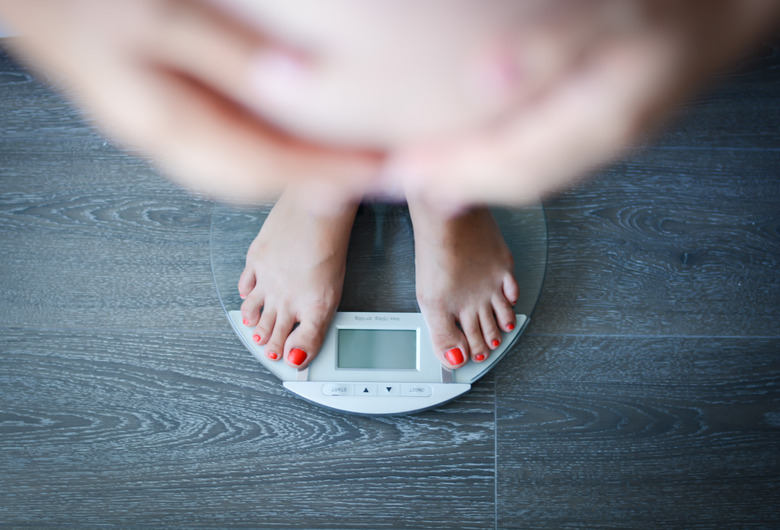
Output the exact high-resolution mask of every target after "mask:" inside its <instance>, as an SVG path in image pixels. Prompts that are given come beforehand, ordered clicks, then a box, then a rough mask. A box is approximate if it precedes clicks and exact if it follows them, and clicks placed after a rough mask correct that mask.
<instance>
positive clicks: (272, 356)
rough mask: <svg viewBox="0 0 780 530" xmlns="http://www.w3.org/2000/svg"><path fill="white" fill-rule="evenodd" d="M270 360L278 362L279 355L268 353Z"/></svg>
mask: <svg viewBox="0 0 780 530" xmlns="http://www.w3.org/2000/svg"><path fill="white" fill-rule="evenodd" d="M268 358H269V359H271V360H272V361H276V360H278V359H279V354H278V353H275V352H272V351H270V352H268Z"/></svg>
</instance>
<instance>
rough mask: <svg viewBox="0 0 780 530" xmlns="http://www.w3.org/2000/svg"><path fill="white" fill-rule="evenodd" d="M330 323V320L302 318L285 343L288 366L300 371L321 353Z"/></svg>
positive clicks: (285, 356)
mask: <svg viewBox="0 0 780 530" xmlns="http://www.w3.org/2000/svg"><path fill="white" fill-rule="evenodd" d="M329 323H330V319H329V318H322V317H319V318H318V317H316V316H315V317H305V316H304V317H303V318H301V323H300V325H299V326H298V327H297V328H295V329H294V330H293V332H292V333H290V336H289V337H287V340H286V341H285V348H284V349H285V355H284V358H285V361H286V362H287V364H288V365H290V366H292V367H293V368H297V369H299V370H302V369H304V368H306V367H307V366H308V365H309V363H311V362H312V361H313V360H314V358H315V357H316V356H317V354H318V353H319V351H320V348H321V347H322V342H323V340H324V339H325V334H326V333H327V331H328V324H329Z"/></svg>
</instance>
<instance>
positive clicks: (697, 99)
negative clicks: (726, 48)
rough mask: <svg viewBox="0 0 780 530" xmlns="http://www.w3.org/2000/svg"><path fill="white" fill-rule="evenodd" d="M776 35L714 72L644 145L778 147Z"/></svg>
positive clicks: (779, 49)
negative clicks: (724, 68) (721, 70)
mask: <svg viewBox="0 0 780 530" xmlns="http://www.w3.org/2000/svg"><path fill="white" fill-rule="evenodd" d="M778 94H780V35H777V36H775V38H774V39H767V40H766V42H765V43H764V44H763V45H759V46H758V47H757V49H756V51H755V52H751V53H748V54H746V55H745V57H744V58H743V59H742V60H741V61H739V62H738V63H737V64H736V65H735V66H734V67H732V68H730V69H729V70H728V71H724V72H722V73H720V74H719V75H716V76H713V78H712V79H711V80H709V81H708V83H705V84H704V85H703V86H702V87H701V88H700V89H699V90H698V92H696V93H695V94H694V95H693V97H692V98H691V99H690V101H687V102H684V103H683V104H681V105H680V106H679V108H678V111H677V114H676V115H675V116H673V117H672V119H671V120H670V123H668V124H667V126H666V127H664V128H662V130H661V131H659V132H658V134H656V135H654V136H653V137H651V138H650V139H648V140H647V144H648V145H653V146H656V147H661V148H673V149H677V148H680V147H687V148H691V147H697V148H703V149H707V148H725V149H735V148H736V149H750V150H756V149H777V148H778V147H780V128H778V126H777V124H778V123H779V122H780V106H778V105H777V99H778Z"/></svg>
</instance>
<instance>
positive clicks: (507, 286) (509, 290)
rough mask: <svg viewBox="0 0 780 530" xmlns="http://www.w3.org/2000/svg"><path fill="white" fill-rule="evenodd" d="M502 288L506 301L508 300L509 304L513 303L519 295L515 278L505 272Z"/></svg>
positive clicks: (518, 287)
mask: <svg viewBox="0 0 780 530" xmlns="http://www.w3.org/2000/svg"><path fill="white" fill-rule="evenodd" d="M502 290H503V291H504V296H505V297H506V299H507V302H509V304H510V305H515V304H516V303H517V299H518V298H519V297H520V286H519V285H517V280H515V277H514V276H512V275H511V274H507V275H506V276H505V277H504V281H503V284H502Z"/></svg>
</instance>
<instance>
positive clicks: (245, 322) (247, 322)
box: [241, 318, 249, 326]
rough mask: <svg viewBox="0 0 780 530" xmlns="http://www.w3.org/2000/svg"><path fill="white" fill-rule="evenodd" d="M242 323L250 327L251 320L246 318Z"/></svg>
mask: <svg viewBox="0 0 780 530" xmlns="http://www.w3.org/2000/svg"><path fill="white" fill-rule="evenodd" d="M241 322H243V323H244V325H245V326H248V325H249V319H248V318H245V319H244V320H242V321H241Z"/></svg>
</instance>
